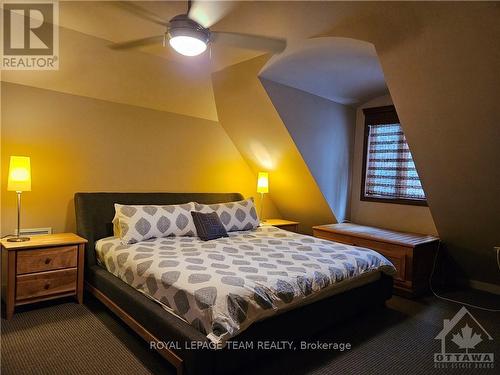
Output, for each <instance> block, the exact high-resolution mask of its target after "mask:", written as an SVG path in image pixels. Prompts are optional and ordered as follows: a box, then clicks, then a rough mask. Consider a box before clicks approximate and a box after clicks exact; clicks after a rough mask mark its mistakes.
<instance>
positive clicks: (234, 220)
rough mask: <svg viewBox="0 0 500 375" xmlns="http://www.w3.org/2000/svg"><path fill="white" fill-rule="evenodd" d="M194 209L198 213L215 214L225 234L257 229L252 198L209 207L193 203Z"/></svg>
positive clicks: (255, 212)
mask: <svg viewBox="0 0 500 375" xmlns="http://www.w3.org/2000/svg"><path fill="white" fill-rule="evenodd" d="M195 207H196V211H198V212H203V213H209V212H217V215H219V218H220V221H221V222H222V224H223V225H224V228H226V231H227V232H233V231H237V230H251V229H255V228H257V227H258V226H259V224H260V223H259V218H258V216H257V211H256V210H255V204H254V202H253V198H248V199H245V200H242V201H238V202H228V203H217V204H209V205H206V204H200V203H195Z"/></svg>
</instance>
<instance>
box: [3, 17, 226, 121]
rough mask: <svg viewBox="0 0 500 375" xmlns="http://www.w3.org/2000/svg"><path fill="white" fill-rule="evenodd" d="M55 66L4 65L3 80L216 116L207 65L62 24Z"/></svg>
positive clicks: (178, 111) (181, 111)
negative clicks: (119, 46)
mask: <svg viewBox="0 0 500 375" xmlns="http://www.w3.org/2000/svg"><path fill="white" fill-rule="evenodd" d="M59 38H60V59H59V70H46V71H26V70H24V71H13V70H10V71H3V72H2V80H3V81H7V82H12V83H18V84H23V85H27V86H33V87H38V88H45V89H50V90H54V91H59V92H64V93H66V94H74V95H80V96H86V97H91V98H96V99H101V100H107V101H111V102H116V103H121V104H131V105H137V106H141V107H146V108H151V109H156V110H161V111H166V112H172V113H177V114H182V115H188V116H192V117H198V118H202V119H207V120H217V113H216V109H215V104H214V99H213V92H212V84H211V81H210V75H209V71H207V70H206V68H205V67H204V66H203V64H196V63H195V62H191V63H189V64H181V63H178V62H173V61H168V60H165V59H163V58H160V57H158V56H154V55H151V54H146V53H142V52H138V51H119V52H118V51H113V50H111V49H109V48H107V45H108V44H109V42H108V41H106V40H103V39H99V38H96V37H93V36H89V35H87V34H83V33H80V32H77V31H73V30H71V29H67V28H64V27H61V28H60V29H59Z"/></svg>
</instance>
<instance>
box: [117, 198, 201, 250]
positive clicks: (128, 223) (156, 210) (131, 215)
mask: <svg viewBox="0 0 500 375" xmlns="http://www.w3.org/2000/svg"><path fill="white" fill-rule="evenodd" d="M194 209H195V205H194V203H193V202H190V203H186V204H173V205H169V206H153V205H145V206H142V205H141V206H135V205H134V206H131V205H122V204H117V203H115V213H116V214H115V219H113V224H115V223H116V219H118V223H119V231H118V233H116V232H117V230H116V225H113V228H114V232H115V235H117V234H118V236H119V237H120V239H121V241H122V243H123V244H131V243H136V242H139V241H144V240H147V239H149V238H154V237H167V236H195V235H196V228H195V226H194V222H193V217H192V216H191V211H194Z"/></svg>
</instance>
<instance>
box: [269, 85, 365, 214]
mask: <svg viewBox="0 0 500 375" xmlns="http://www.w3.org/2000/svg"><path fill="white" fill-rule="evenodd" d="M261 82H262V85H263V86H264V88H265V89H266V92H267V94H268V95H269V98H270V99H271V101H272V103H273V105H274V107H275V108H276V111H277V113H278V114H279V116H280V117H281V120H282V121H283V124H284V125H285V126H286V128H287V130H288V132H289V134H290V136H291V137H292V139H293V141H294V143H295V145H296V146H297V149H298V150H299V152H300V154H301V155H302V157H303V159H304V161H305V163H306V164H307V167H308V169H309V170H310V171H311V174H312V175H313V177H314V180H315V181H316V184H317V185H318V187H319V189H320V190H321V193H322V194H323V196H324V198H325V200H326V201H327V202H328V205H329V206H330V209H331V210H332V212H333V214H334V215H335V217H336V218H337V220H338V221H339V222H343V221H344V220H345V219H348V218H349V216H350V215H349V202H350V199H349V198H350V189H349V188H350V181H351V169H352V167H351V161H352V153H353V146H354V128H355V112H356V111H355V109H354V108H352V107H350V106H346V105H342V104H338V103H335V102H332V101H331V100H328V99H324V98H322V97H320V96H316V95H312V94H310V93H307V92H305V91H301V90H297V89H295V88H292V87H289V86H285V85H282V84H280V83H276V82H273V81H269V80H267V79H264V78H261Z"/></svg>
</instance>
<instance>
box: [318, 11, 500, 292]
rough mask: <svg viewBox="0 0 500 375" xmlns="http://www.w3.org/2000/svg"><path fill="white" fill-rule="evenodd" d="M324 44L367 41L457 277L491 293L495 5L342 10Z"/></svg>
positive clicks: (498, 57) (495, 207)
mask: <svg viewBox="0 0 500 375" xmlns="http://www.w3.org/2000/svg"><path fill="white" fill-rule="evenodd" d="M349 6H350V7H351V8H352V12H353V13H352V14H353V15H352V16H351V17H349V16H347V17H345V18H344V19H343V20H342V21H340V22H337V23H336V25H334V26H332V29H331V30H330V32H328V33H326V35H330V36H345V37H351V38H357V39H361V40H366V41H369V42H372V43H373V44H374V45H375V48H376V50H377V53H378V56H379V58H380V63H381V65H382V69H383V71H384V75H385V78H386V82H387V85H388V88H389V91H390V94H391V97H392V99H393V101H394V104H395V106H396V110H397V111H398V115H399V118H400V120H401V123H402V125H403V130H404V132H405V135H406V138H407V140H408V144H409V146H410V149H411V150H412V154H413V158H414V161H415V165H416V167H417V170H418V173H419V175H420V179H421V181H422V185H423V187H424V190H425V192H426V195H427V201H428V203H429V207H430V210H431V212H432V217H433V219H434V222H435V224H436V228H437V231H438V233H439V236H440V238H441V239H442V240H443V241H444V243H445V246H444V248H445V249H446V251H447V253H448V255H449V257H450V258H451V261H450V262H448V263H447V264H446V265H445V268H447V269H454V271H455V274H456V277H457V278H461V277H464V278H468V279H475V280H479V281H482V282H486V283H494V284H500V272H499V270H498V266H497V262H496V255H495V252H494V250H493V247H494V246H497V245H498V244H499V243H500V232H499V229H498V217H499V215H498V213H499V212H500V199H498V197H499V196H500V184H499V181H500V168H498V166H499V165H500V153H499V152H498V140H499V139H500V126H498V106H499V98H498V92H499V89H498V88H499V87H500V49H499V48H498V46H499V44H500V22H498V20H499V19H500V6H499V4H498V2H404V3H376V4H374V5H373V7H366V8H365V7H364V5H363V3H350V5H349Z"/></svg>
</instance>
